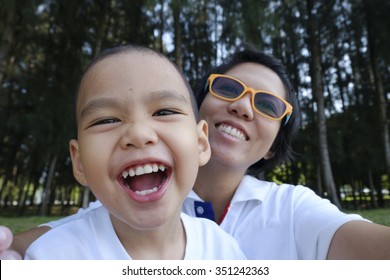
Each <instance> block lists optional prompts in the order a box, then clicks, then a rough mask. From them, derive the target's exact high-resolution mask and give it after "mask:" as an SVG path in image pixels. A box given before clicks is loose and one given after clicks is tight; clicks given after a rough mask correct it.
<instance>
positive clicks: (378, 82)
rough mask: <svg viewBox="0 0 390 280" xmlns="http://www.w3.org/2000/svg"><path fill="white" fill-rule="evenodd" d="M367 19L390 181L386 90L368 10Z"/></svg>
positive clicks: (375, 87)
mask: <svg viewBox="0 0 390 280" xmlns="http://www.w3.org/2000/svg"><path fill="white" fill-rule="evenodd" d="M366 19H367V33H368V34H367V38H368V53H369V56H370V61H369V65H368V70H369V73H370V77H371V83H372V84H373V87H374V89H375V93H376V106H377V112H378V113H377V114H378V122H379V124H380V132H381V142H382V147H383V152H384V157H385V164H386V173H387V176H388V178H389V179H390V139H389V123H388V120H387V112H386V98H385V90H384V87H383V82H382V77H381V75H380V70H379V66H378V59H377V55H376V45H377V44H376V43H377V41H376V38H375V37H374V34H375V33H374V31H373V30H372V29H373V28H372V23H371V21H372V19H371V16H370V13H368V12H367V9H366Z"/></svg>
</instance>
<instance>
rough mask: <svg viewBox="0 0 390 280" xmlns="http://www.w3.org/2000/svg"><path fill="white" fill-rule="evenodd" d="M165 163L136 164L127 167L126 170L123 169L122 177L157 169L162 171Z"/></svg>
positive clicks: (156, 170)
mask: <svg viewBox="0 0 390 280" xmlns="http://www.w3.org/2000/svg"><path fill="white" fill-rule="evenodd" d="M165 168H166V167H165V165H163V164H157V163H148V164H144V165H138V166H136V167H132V168H129V169H128V170H125V171H123V172H122V176H123V178H125V179H126V178H127V176H130V177H134V176H136V175H137V176H139V175H143V174H149V173H152V172H158V171H159V170H161V171H164V170H165Z"/></svg>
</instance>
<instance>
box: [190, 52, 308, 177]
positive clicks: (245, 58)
mask: <svg viewBox="0 0 390 280" xmlns="http://www.w3.org/2000/svg"><path fill="white" fill-rule="evenodd" d="M247 62H251V63H257V64H261V65H263V66H265V67H267V68H269V69H271V70H272V71H274V72H275V73H276V74H277V75H278V76H279V78H280V79H281V81H282V82H283V85H284V88H285V90H286V100H287V101H288V102H289V103H290V104H291V105H292V106H293V113H292V115H291V117H290V119H289V121H288V122H287V124H286V125H284V126H283V125H282V126H281V127H280V130H279V132H278V135H277V136H276V138H275V141H274V143H273V144H272V147H271V151H272V152H274V156H273V157H272V158H270V159H268V160H265V159H261V160H259V161H258V162H256V163H254V164H253V165H252V166H250V167H249V168H248V170H247V173H248V174H250V175H253V176H255V177H258V176H259V174H260V173H261V172H262V171H264V170H270V169H272V168H274V167H275V166H277V165H279V164H282V163H285V162H288V161H289V160H290V159H291V158H292V153H293V151H292V147H291V142H292V139H293V136H294V135H295V134H296V132H297V131H298V128H299V122H300V110H299V105H298V99H297V96H296V92H295V90H294V88H293V86H292V84H291V82H290V80H289V78H288V75H287V71H286V68H285V66H284V65H283V64H282V63H281V62H280V61H279V60H277V59H276V58H274V57H273V56H271V55H267V54H264V53H262V52H260V51H258V50H257V49H255V48H254V47H252V46H249V45H245V46H243V47H242V48H239V49H237V51H236V52H235V53H234V54H233V55H232V57H231V58H230V59H228V60H227V61H225V62H223V63H222V64H220V65H218V66H216V67H213V68H211V69H210V70H209V71H208V72H207V73H206V74H205V75H204V76H203V77H202V78H201V79H200V81H199V82H198V83H197V86H196V88H195V98H196V101H197V104H198V107H199V108H200V106H201V105H202V102H203V100H204V99H205V97H206V95H207V94H208V88H207V79H208V77H209V76H210V74H213V73H216V74H225V73H226V72H227V71H229V70H230V69H232V68H233V67H235V66H237V65H239V64H242V63H247ZM282 123H283V120H282Z"/></svg>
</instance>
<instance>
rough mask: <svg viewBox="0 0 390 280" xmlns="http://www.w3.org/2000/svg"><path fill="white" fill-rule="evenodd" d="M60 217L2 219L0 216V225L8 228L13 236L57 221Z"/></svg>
mask: <svg viewBox="0 0 390 280" xmlns="http://www.w3.org/2000/svg"><path fill="white" fill-rule="evenodd" d="M60 218H61V217H60V216H50V217H40V216H29V217H2V216H0V225H3V226H7V227H9V228H10V229H11V230H12V232H13V233H14V234H16V233H19V232H23V231H26V230H28V229H32V228H34V227H36V226H38V225H40V224H43V223H46V222H49V221H53V220H58V219H60Z"/></svg>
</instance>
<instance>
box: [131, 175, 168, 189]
mask: <svg viewBox="0 0 390 280" xmlns="http://www.w3.org/2000/svg"><path fill="white" fill-rule="evenodd" d="M161 182H162V173H161V172H156V173H150V174H144V175H140V176H134V177H132V178H131V180H130V184H129V185H130V187H131V189H132V190H133V191H144V190H150V189H153V188H155V187H157V188H158V187H159V186H160V185H161Z"/></svg>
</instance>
